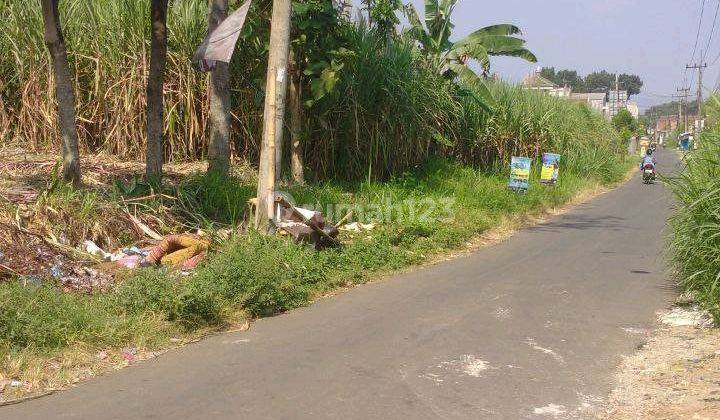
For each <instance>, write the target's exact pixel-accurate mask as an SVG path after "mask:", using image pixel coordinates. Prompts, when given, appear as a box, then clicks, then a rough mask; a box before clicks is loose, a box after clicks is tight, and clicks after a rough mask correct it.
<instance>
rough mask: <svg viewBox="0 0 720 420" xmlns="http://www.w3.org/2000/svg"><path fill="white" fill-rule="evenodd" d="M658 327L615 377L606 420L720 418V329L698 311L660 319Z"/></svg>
mask: <svg viewBox="0 0 720 420" xmlns="http://www.w3.org/2000/svg"><path fill="white" fill-rule="evenodd" d="M658 321H659V322H660V325H661V326H660V327H659V328H658V329H657V330H656V331H655V332H654V333H653V334H652V335H651V337H650V339H649V341H648V342H647V344H646V345H645V346H643V347H642V348H641V349H640V350H639V351H638V352H637V353H635V354H634V355H632V356H629V357H627V358H626V359H625V360H624V361H623V363H622V364H621V366H620V369H619V371H618V373H617V377H616V380H617V386H616V388H615V389H614V390H613V392H612V393H611V395H610V398H609V400H608V407H607V411H606V412H605V413H604V414H603V415H601V416H600V418H603V419H650V418H652V419H717V418H720V329H718V328H715V327H713V326H712V322H711V321H710V317H709V316H708V315H707V314H706V313H705V312H703V311H701V310H699V309H697V308H695V307H676V308H673V309H672V310H670V311H666V312H663V313H660V314H658Z"/></svg>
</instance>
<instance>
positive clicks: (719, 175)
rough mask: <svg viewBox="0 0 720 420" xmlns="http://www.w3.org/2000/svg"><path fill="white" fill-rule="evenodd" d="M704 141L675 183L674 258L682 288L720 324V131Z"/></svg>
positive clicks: (688, 157) (707, 134)
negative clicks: (693, 296) (691, 293)
mask: <svg viewBox="0 0 720 420" xmlns="http://www.w3.org/2000/svg"><path fill="white" fill-rule="evenodd" d="M699 141H700V149H699V150H697V151H695V152H691V153H690V154H688V155H686V158H685V168H684V170H683V171H682V172H681V173H680V174H679V175H678V176H677V177H676V178H674V179H671V180H670V185H671V186H672V189H673V192H674V194H675V198H676V200H677V206H676V208H675V213H674V214H673V216H672V218H671V224H670V226H671V237H670V248H669V253H670V258H671V262H672V266H673V268H674V269H675V272H676V275H677V277H678V279H679V281H680V284H681V285H682V286H683V287H684V288H685V289H687V290H689V291H691V292H693V293H695V294H696V296H697V298H698V300H699V301H700V302H701V303H702V304H703V305H704V306H705V308H707V309H708V310H709V311H710V312H711V313H712V314H713V316H714V317H715V319H716V320H718V321H720V126H716V127H714V128H713V129H712V130H708V131H705V132H703V134H702V136H701V137H700V139H699Z"/></svg>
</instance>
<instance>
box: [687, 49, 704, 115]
mask: <svg viewBox="0 0 720 420" xmlns="http://www.w3.org/2000/svg"><path fill="white" fill-rule="evenodd" d="M700 56H701V57H702V54H700ZM706 67H707V63H699V64H698V63H695V64H687V65H685V68H686V69H692V70H697V71H698V89H697V107H698V118H700V119H702V77H703V70H704V69H705V68H706Z"/></svg>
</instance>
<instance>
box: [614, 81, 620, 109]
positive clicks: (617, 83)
mask: <svg viewBox="0 0 720 420" xmlns="http://www.w3.org/2000/svg"><path fill="white" fill-rule="evenodd" d="M618 112H620V77H619V76H618V74H617V73H615V115H617V114H618Z"/></svg>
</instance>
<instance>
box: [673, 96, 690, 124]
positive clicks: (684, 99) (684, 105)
mask: <svg viewBox="0 0 720 420" xmlns="http://www.w3.org/2000/svg"><path fill="white" fill-rule="evenodd" d="M677 91H678V95H673V96H674V97H676V98H680V104H679V105H678V125H679V124H680V121H682V119H683V108H685V122H684V127H685V130H684V131H687V123H688V116H687V114H688V112H687V97H688V95H690V88H687V87H681V88H677Z"/></svg>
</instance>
